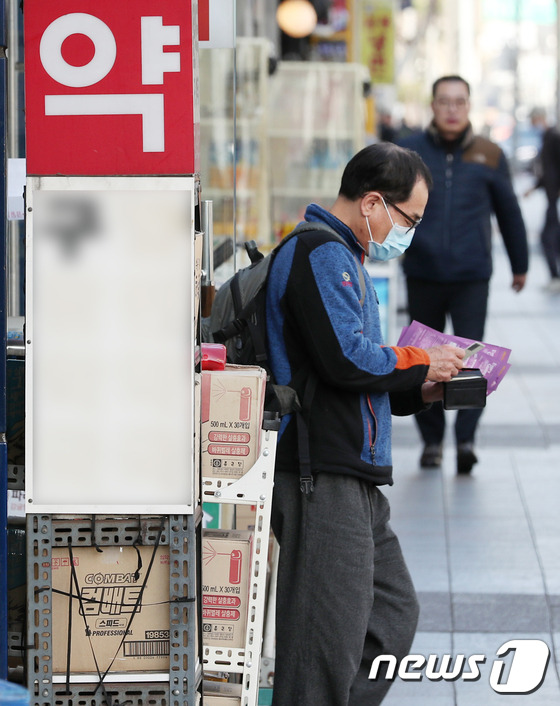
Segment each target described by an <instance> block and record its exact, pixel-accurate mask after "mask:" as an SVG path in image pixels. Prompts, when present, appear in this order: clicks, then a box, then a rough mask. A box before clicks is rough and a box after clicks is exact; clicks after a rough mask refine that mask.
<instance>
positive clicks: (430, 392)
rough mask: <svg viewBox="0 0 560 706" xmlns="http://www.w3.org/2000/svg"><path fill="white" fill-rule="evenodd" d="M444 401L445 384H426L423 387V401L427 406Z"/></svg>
mask: <svg viewBox="0 0 560 706" xmlns="http://www.w3.org/2000/svg"><path fill="white" fill-rule="evenodd" d="M442 399H443V383H441V382H425V383H424V384H423V385H422V400H423V401H424V403H425V404H431V403H432V402H439V401H440V400H442Z"/></svg>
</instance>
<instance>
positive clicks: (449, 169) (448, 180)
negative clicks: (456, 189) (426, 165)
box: [443, 152, 454, 248]
mask: <svg viewBox="0 0 560 706" xmlns="http://www.w3.org/2000/svg"><path fill="white" fill-rule="evenodd" d="M453 159H454V156H453V153H452V152H448V153H447V154H446V155H445V162H446V164H445V217H444V219H443V225H444V227H443V241H444V245H445V247H446V248H447V247H449V244H450V240H451V239H450V237H449V230H450V228H451V186H452V184H453Z"/></svg>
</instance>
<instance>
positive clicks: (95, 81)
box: [25, 0, 199, 175]
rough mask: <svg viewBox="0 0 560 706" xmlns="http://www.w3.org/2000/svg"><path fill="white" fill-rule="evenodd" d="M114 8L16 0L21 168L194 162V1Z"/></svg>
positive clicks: (153, 168)
mask: <svg viewBox="0 0 560 706" xmlns="http://www.w3.org/2000/svg"><path fill="white" fill-rule="evenodd" d="M123 7H124V6H123V4H122V3H118V2H114V0H95V1H92V0H86V1H84V2H80V3H79V4H77V3H76V2H72V1H71V0H49V2H44V0H26V3H25V10H26V11H25V78H26V139H27V171H28V174H34V175H55V174H63V175H132V174H139V175H142V174H154V175H157V174H193V173H195V172H196V171H197V170H198V148H197V144H198V122H199V120H198V115H197V112H198V96H197V94H198V84H197V76H198V71H197V51H196V42H195V45H194V50H193V36H196V33H197V32H198V26H197V22H198V20H197V14H196V10H197V2H196V0H158V2H154V0H135V2H133V3H126V8H125V9H126V11H123ZM77 10H79V11H77Z"/></svg>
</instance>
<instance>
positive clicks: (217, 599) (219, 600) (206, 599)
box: [202, 594, 241, 608]
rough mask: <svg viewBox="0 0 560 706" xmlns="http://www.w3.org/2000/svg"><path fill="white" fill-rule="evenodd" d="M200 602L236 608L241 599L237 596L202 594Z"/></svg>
mask: <svg viewBox="0 0 560 706" xmlns="http://www.w3.org/2000/svg"><path fill="white" fill-rule="evenodd" d="M202 604H203V605H208V606H211V605H217V606H229V607H233V608H238V607H239V606H240V605H241V599H240V598H238V597H237V596H208V595H206V594H204V595H203V596H202Z"/></svg>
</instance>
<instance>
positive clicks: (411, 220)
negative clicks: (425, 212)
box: [383, 196, 422, 232]
mask: <svg viewBox="0 0 560 706" xmlns="http://www.w3.org/2000/svg"><path fill="white" fill-rule="evenodd" d="M383 198H384V199H385V203H387V204H388V205H389V206H392V207H393V208H394V209H395V211H396V212H397V213H400V214H401V216H402V217H403V218H406V220H407V221H408V222H409V223H410V226H409V228H408V230H409V231H410V230H412V229H413V228H416V226H418V225H420V223H421V222H422V219H421V218H418V219H415V218H412V216H409V215H408V213H405V212H404V211H403V210H402V209H401V208H399V207H398V206H395V204H394V203H393V202H392V201H391V199H388V198H387V197H386V196H384V197H383ZM407 232H408V231H407Z"/></svg>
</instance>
